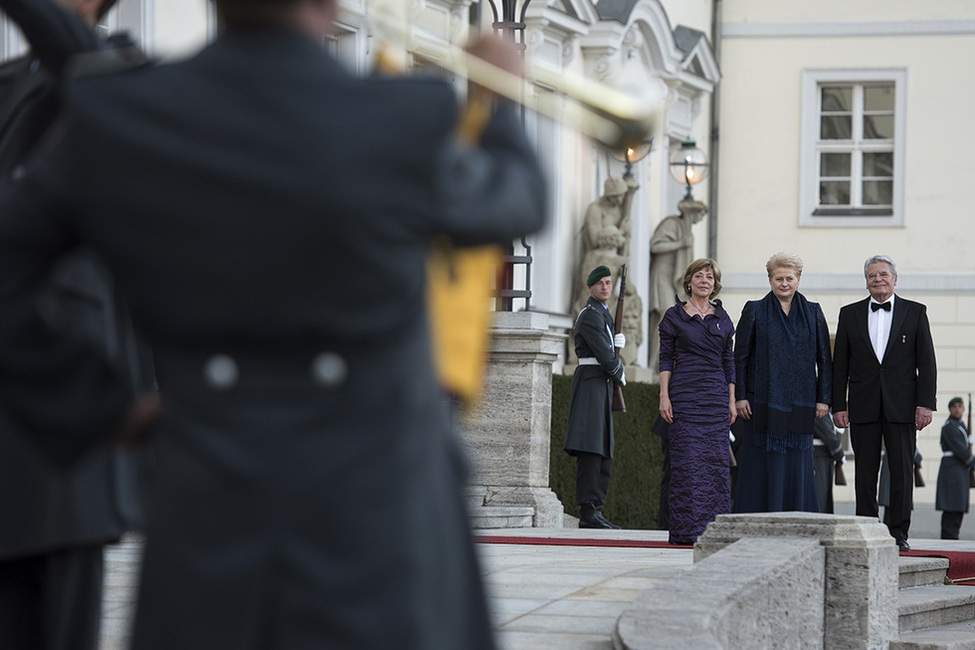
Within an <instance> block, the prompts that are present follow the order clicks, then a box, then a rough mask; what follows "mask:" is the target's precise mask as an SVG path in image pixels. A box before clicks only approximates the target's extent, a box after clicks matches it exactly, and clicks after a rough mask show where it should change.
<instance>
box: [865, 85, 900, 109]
mask: <svg viewBox="0 0 975 650" xmlns="http://www.w3.org/2000/svg"><path fill="white" fill-rule="evenodd" d="M863 109H864V110H867V111H892V110H894V84H889V85H884V86H865V87H864V89H863Z"/></svg>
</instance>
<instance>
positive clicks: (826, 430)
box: [813, 413, 846, 514]
mask: <svg viewBox="0 0 975 650" xmlns="http://www.w3.org/2000/svg"><path fill="white" fill-rule="evenodd" d="M844 462H846V458H845V456H844V453H843V441H842V440H840V437H839V436H838V435H836V428H835V427H834V426H833V414H832V413H827V414H826V415H824V416H823V417H821V418H816V421H815V422H813V474H814V475H815V479H816V501H817V502H818V503H819V511H820V512H824V513H827V514H833V509H834V508H833V478H834V466H835V467H839V466H840V465H842V464H843V463H844ZM843 484H844V485H845V484H846V483H845V479H844V483H843Z"/></svg>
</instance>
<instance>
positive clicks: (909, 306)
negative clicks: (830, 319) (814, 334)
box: [832, 296, 938, 424]
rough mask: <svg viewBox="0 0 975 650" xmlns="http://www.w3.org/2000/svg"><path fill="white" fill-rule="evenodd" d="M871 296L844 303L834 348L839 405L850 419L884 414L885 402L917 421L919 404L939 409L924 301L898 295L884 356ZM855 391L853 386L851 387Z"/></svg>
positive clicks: (892, 413)
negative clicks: (875, 334)
mask: <svg viewBox="0 0 975 650" xmlns="http://www.w3.org/2000/svg"><path fill="white" fill-rule="evenodd" d="M869 302H870V299H869V298H865V299H863V300H861V301H859V302H855V303H852V304H849V305H846V306H845V307H843V308H842V309H840V317H839V323H838V324H837V326H836V340H835V345H834V352H833V405H832V408H833V411H834V412H839V411H848V412H849V417H850V422H851V423H853V424H866V423H869V422H876V421H877V420H879V419H880V416H881V412H880V408H881V404H883V409H884V414H885V415H886V416H887V419H888V420H889V421H891V422H914V418H915V415H914V412H915V409H916V408H917V407H918V406H923V407H926V408H929V409H931V410H932V411H933V410H935V408H936V405H935V393H936V391H937V374H938V371H937V365H936V362H935V355H934V342H933V340H932V339H931V326H930V325H929V324H928V316H927V309H926V307H925V306H924V305H922V304H921V303H918V302H913V301H911V300H905V299H904V298H901V297H900V296H897V297H896V299H895V300H894V308H893V314H892V316H891V324H890V338H888V340H887V349H886V351H885V353H884V361H883V363H881V362H880V361H879V360H878V359H877V355H876V354H875V353H874V351H873V346H872V345H871V343H870V335H869V333H868V331H867V310H868V309H869ZM848 391H849V392H848Z"/></svg>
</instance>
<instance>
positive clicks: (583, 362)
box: [579, 357, 599, 366]
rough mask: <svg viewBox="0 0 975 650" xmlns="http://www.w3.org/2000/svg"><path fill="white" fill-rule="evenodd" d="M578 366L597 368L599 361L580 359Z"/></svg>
mask: <svg viewBox="0 0 975 650" xmlns="http://www.w3.org/2000/svg"><path fill="white" fill-rule="evenodd" d="M579 365H580V366H598V365H599V359H597V358H596V357H582V358H581V359H579Z"/></svg>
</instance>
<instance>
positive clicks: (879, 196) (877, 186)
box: [863, 181, 894, 205]
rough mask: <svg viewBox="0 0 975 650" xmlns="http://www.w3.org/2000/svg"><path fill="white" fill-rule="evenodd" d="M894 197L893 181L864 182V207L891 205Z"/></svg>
mask: <svg viewBox="0 0 975 650" xmlns="http://www.w3.org/2000/svg"><path fill="white" fill-rule="evenodd" d="M893 196H894V183H893V181H863V205H891V204H893V202H894V199H893Z"/></svg>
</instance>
